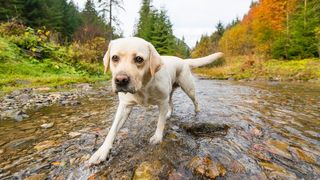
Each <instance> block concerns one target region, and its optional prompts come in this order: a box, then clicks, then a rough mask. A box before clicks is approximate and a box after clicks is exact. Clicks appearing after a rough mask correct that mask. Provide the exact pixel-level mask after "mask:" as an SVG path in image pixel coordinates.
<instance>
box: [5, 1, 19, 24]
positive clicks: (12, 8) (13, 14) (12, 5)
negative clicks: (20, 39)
mask: <svg viewBox="0 0 320 180" xmlns="http://www.w3.org/2000/svg"><path fill="white" fill-rule="evenodd" d="M23 6H24V0H10V1H7V0H2V1H0V22H3V21H8V20H11V19H18V18H20V16H21V12H22V9H23Z"/></svg>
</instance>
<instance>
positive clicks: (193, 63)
mask: <svg viewBox="0 0 320 180" xmlns="http://www.w3.org/2000/svg"><path fill="white" fill-rule="evenodd" d="M223 56H224V54H223V53H221V52H218V53H214V54H211V55H209V56H206V57H202V58H196V59H186V60H185V61H186V62H187V63H188V64H189V66H190V68H196V67H201V66H205V65H208V64H210V63H212V62H213V61H215V60H217V59H220V58H222V57H223Z"/></svg>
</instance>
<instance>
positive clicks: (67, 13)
mask: <svg viewBox="0 0 320 180" xmlns="http://www.w3.org/2000/svg"><path fill="white" fill-rule="evenodd" d="M63 16H64V18H63V29H62V35H63V36H64V37H65V38H66V41H71V40H72V37H73V34H74V32H75V31H76V30H77V29H78V28H79V27H80V25H81V23H82V20H81V17H80V13H79V11H78V9H77V7H76V5H75V4H74V2H73V1H70V2H69V3H68V4H66V6H65V8H64V14H63Z"/></svg>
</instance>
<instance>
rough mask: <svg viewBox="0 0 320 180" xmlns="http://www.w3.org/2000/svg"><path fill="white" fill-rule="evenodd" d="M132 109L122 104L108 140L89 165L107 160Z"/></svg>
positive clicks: (90, 160) (92, 157)
mask: <svg viewBox="0 0 320 180" xmlns="http://www.w3.org/2000/svg"><path fill="white" fill-rule="evenodd" d="M131 109H132V107H131V106H128V105H126V104H124V103H121V102H120V104H119V107H118V110H117V113H116V117H115V119H114V121H113V123H112V126H111V128H110V130H109V133H108V135H107V137H106V139H105V140H104V142H103V144H102V145H101V147H100V148H99V149H98V150H97V151H96V152H95V153H94V154H93V155H92V156H91V158H90V159H89V161H88V165H93V164H99V163H100V162H102V161H105V160H106V158H107V156H108V153H109V151H110V149H111V147H112V144H113V141H114V139H115V137H116V135H117V132H118V131H119V130H120V128H121V127H122V125H123V124H124V122H125V121H126V119H127V118H128V116H129V114H130V112H131Z"/></svg>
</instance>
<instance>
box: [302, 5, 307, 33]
mask: <svg viewBox="0 0 320 180" xmlns="http://www.w3.org/2000/svg"><path fill="white" fill-rule="evenodd" d="M303 15H304V17H303V28H304V29H306V26H307V0H304V14H303Z"/></svg>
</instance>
